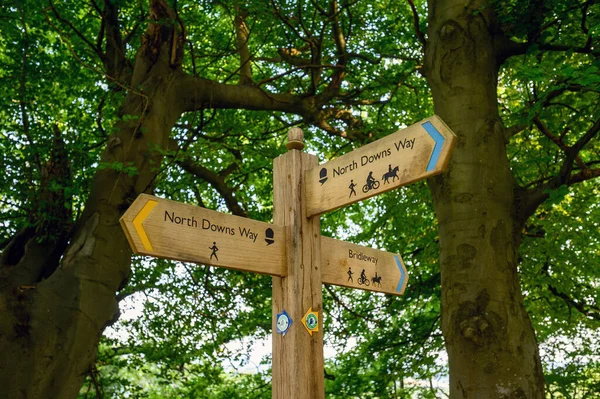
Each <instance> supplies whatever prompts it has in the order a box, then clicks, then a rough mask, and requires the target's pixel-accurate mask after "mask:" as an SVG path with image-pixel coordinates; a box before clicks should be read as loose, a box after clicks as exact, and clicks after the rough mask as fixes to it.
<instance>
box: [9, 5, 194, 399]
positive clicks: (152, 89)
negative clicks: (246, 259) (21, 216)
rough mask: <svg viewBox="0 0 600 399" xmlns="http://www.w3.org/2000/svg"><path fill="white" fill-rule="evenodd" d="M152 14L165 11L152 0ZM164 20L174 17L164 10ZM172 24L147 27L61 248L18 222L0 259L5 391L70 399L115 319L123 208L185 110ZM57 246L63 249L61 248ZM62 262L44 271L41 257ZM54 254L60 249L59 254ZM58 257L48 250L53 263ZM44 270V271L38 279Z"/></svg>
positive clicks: (151, 173)
mask: <svg viewBox="0 0 600 399" xmlns="http://www.w3.org/2000/svg"><path fill="white" fill-rule="evenodd" d="M152 11H153V12H154V13H155V15H154V17H155V19H161V18H164V17H165V15H166V14H168V13H169V12H170V10H169V9H168V8H167V7H166V5H165V4H164V3H163V2H162V1H160V0H156V1H153V2H152ZM168 17H172V16H168ZM177 41H178V31H177V29H176V28H174V27H173V26H165V25H161V24H150V25H149V27H148V30H147V32H146V36H145V41H144V42H143V45H142V47H141V49H140V51H139V52H138V56H137V58H136V64H135V70H134V72H133V77H132V85H131V87H132V89H130V90H129V92H128V94H127V97H126V99H125V101H124V104H123V106H122V107H121V115H122V116H123V119H122V121H121V122H119V123H118V124H117V126H116V132H117V133H116V134H115V135H114V136H112V137H111V138H110V140H109V142H108V146H107V148H106V150H105V151H104V153H103V155H102V157H101V160H100V165H103V166H105V167H104V168H99V170H98V171H97V173H96V175H95V178H94V181H93V185H92V190H91V193H90V196H89V198H88V200H87V202H86V207H85V211H84V213H83V215H82V216H81V218H80V219H79V220H78V222H77V223H76V225H75V226H74V227H73V233H72V234H71V237H70V243H69V245H68V247H67V248H66V250H65V251H64V252H62V249H64V248H65V246H64V244H63V243H61V242H58V243H53V242H45V243H40V242H39V241H38V240H37V237H36V234H35V233H33V232H32V231H31V229H26V230H25V231H24V232H23V233H22V234H20V235H18V236H17V237H16V238H15V240H13V242H12V243H11V244H10V245H9V247H8V248H7V249H6V250H5V252H4V253H3V256H2V260H1V263H0V275H1V276H0V277H3V278H0V281H1V283H0V309H1V310H2V312H3V313H4V316H3V317H2V318H0V387H2V394H3V395H5V396H4V397H7V398H15V399H17V398H48V399H53V398H56V399H63V398H75V397H77V394H78V392H79V390H80V388H81V385H82V383H83V379H84V378H85V375H86V374H87V372H88V371H89V370H90V368H91V367H93V364H94V361H95V357H96V350H97V346H98V342H99V339H100V336H101V334H102V331H103V330H104V328H105V327H106V326H107V325H108V324H110V323H111V322H112V321H113V320H115V319H116V317H118V303H117V299H116V295H115V294H116V292H117V291H119V290H120V289H121V288H122V287H123V285H124V284H125V283H126V281H127V278H128V275H129V272H130V263H131V250H130V248H129V245H128V244H127V240H126V239H125V236H124V233H123V231H122V229H121V227H120V224H119V218H120V216H121V214H122V213H123V212H124V211H125V210H126V208H127V207H128V205H129V204H130V203H131V202H132V201H133V200H134V199H135V198H136V197H137V195H138V194H140V193H143V192H150V191H151V189H152V184H153V181H154V178H155V176H156V174H157V172H158V168H159V167H160V164H161V159H162V155H161V154H160V152H159V151H156V150H155V149H157V148H167V146H168V140H169V135H170V133H171V130H172V128H173V126H174V124H175V122H176V120H177V119H178V118H179V117H180V115H181V114H182V112H183V108H184V107H183V102H182V101H181V100H180V97H179V96H178V93H177V90H176V87H175V85H174V84H173V81H174V80H175V79H176V76H178V73H179V72H180V71H179V70H178V63H177V61H178V60H179V59H180V57H181V53H177V54H175V52H176V51H177V49H175V48H174V47H175V46H174V44H173V43H176V42H177ZM61 245H62V248H61ZM57 250H60V252H59V253H62V259H61V260H60V264H57V265H56V266H55V267H54V268H55V270H54V269H52V270H53V272H52V273H51V274H50V275H49V276H45V273H44V272H45V271H46V270H48V268H49V267H50V268H52V266H53V265H47V263H48V261H47V259H49V258H52V257H51V255H52V254H53V253H54V252H55V251H57ZM59 257H60V256H59ZM59 257H55V259H56V262H58V259H59ZM45 277H47V278H45Z"/></svg>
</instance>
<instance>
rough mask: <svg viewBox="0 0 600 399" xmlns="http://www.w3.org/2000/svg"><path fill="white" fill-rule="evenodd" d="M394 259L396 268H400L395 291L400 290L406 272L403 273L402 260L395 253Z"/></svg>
mask: <svg viewBox="0 0 600 399" xmlns="http://www.w3.org/2000/svg"><path fill="white" fill-rule="evenodd" d="M394 259H396V265H398V269H399V270H400V281H398V286H397V287H396V292H400V291H402V286H403V285H404V278H405V277H406V273H404V267H402V266H403V265H402V261H401V260H400V258H398V257H397V256H396V255H394Z"/></svg>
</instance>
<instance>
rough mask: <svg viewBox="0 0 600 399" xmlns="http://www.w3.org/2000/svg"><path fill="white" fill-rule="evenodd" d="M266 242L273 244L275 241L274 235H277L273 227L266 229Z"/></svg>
mask: <svg viewBox="0 0 600 399" xmlns="http://www.w3.org/2000/svg"><path fill="white" fill-rule="evenodd" d="M265 237H266V238H265V242H266V243H267V246H269V245H271V244H273V243H274V242H275V240H274V237H275V233H273V229H272V228H270V227H269V228H268V229H267V230H266V231H265Z"/></svg>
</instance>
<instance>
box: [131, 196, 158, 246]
mask: <svg viewBox="0 0 600 399" xmlns="http://www.w3.org/2000/svg"><path fill="white" fill-rule="evenodd" d="M156 205H158V201H154V200H148V202H147V203H146V205H144V207H143V208H142V209H141V210H140V213H138V214H137V216H136V217H134V218H133V227H134V228H135V231H136V232H137V233H138V236H139V237H140V240H141V241H142V245H143V246H144V249H145V250H146V251H152V252H154V248H152V244H150V240H149V239H148V235H147V234H146V230H144V226H143V225H142V223H143V222H144V220H146V218H147V217H148V215H150V212H152V210H153V209H154V207H155V206H156Z"/></svg>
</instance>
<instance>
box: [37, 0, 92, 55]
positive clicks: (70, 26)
mask: <svg viewBox="0 0 600 399" xmlns="http://www.w3.org/2000/svg"><path fill="white" fill-rule="evenodd" d="M48 4H49V7H48V8H50V10H52V13H53V14H54V16H55V17H56V19H58V20H59V21H60V22H61V23H62V24H63V25H66V26H68V27H69V29H70V30H71V31H72V32H73V33H74V34H75V35H76V36H77V37H79V38H80V39H81V40H82V41H83V42H84V43H85V44H87V46H88V47H89V48H90V49H92V50H93V51H94V53H96V55H97V56H98V57H99V58H100V60H102V61H104V53H103V52H102V50H101V49H100V48H99V47H97V46H96V45H95V44H94V43H92V42H91V41H90V40H89V39H88V38H87V37H85V35H84V34H83V33H81V31H80V30H79V29H77V28H76V27H75V25H73V24H72V23H71V21H69V20H68V19H66V18H63V17H62V16H61V15H60V13H59V12H58V10H57V9H56V7H54V3H53V2H52V0H48Z"/></svg>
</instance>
